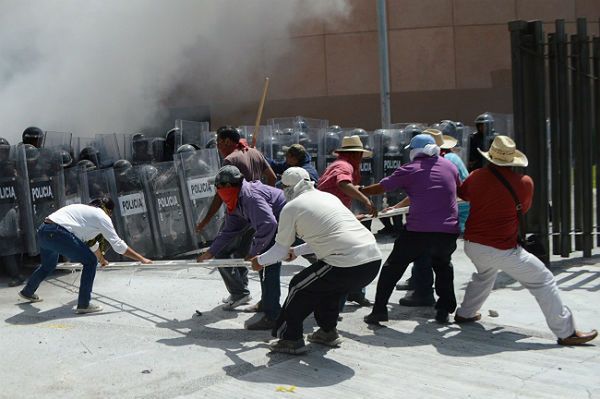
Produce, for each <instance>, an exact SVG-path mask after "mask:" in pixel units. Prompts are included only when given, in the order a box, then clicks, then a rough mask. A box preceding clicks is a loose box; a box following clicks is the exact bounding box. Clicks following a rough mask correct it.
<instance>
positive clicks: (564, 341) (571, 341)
mask: <svg viewBox="0 0 600 399" xmlns="http://www.w3.org/2000/svg"><path fill="white" fill-rule="evenodd" d="M597 336H598V331H596V330H592V331H590V332H587V333H585V332H581V331H575V332H574V333H573V334H571V335H570V336H568V337H567V338H559V339H558V341H557V343H558V344H559V345H569V346H571V345H583V344H585V343H586V342H589V341H591V340H593V339H594V338H596V337H597Z"/></svg>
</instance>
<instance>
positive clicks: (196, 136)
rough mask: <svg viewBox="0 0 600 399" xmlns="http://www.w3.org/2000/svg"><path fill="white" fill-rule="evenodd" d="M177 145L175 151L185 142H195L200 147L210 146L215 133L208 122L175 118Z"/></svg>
mask: <svg viewBox="0 0 600 399" xmlns="http://www.w3.org/2000/svg"><path fill="white" fill-rule="evenodd" d="M175 128H176V129H178V130H176V131H175V146H174V148H173V151H177V149H178V148H179V147H180V146H182V145H184V144H193V145H195V146H197V147H198V148H209V147H208V146H210V145H211V142H210V141H211V139H213V138H214V137H213V135H211V132H210V131H209V125H208V122H195V121H186V120H183V119H177V120H175Z"/></svg>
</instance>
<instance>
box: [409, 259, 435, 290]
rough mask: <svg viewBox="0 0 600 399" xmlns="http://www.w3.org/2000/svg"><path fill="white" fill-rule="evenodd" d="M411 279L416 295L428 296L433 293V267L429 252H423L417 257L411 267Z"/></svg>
mask: <svg viewBox="0 0 600 399" xmlns="http://www.w3.org/2000/svg"><path fill="white" fill-rule="evenodd" d="M411 280H412V281H411V284H412V287H413V288H414V291H415V292H414V296H415V297H418V298H428V297H431V296H432V295H433V288H432V287H433V269H432V267H431V257H430V256H429V254H423V255H421V256H419V257H418V258H417V259H415V261H414V263H413V267H412V269H411Z"/></svg>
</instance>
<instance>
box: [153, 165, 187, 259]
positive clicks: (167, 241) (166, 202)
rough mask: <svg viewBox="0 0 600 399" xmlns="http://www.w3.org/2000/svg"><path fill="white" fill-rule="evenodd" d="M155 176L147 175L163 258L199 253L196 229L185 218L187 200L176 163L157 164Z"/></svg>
mask: <svg viewBox="0 0 600 399" xmlns="http://www.w3.org/2000/svg"><path fill="white" fill-rule="evenodd" d="M153 167H154V168H155V169H156V173H154V171H153V173H152V176H150V175H147V177H148V180H147V184H148V185H149V189H148V191H149V192H150V200H151V201H152V202H153V206H152V207H151V211H152V213H151V215H152V218H153V220H155V221H156V226H157V228H158V236H157V239H158V243H159V248H160V249H161V251H162V253H161V255H162V256H161V257H163V258H176V257H178V256H180V255H182V254H185V253H186V252H190V251H193V250H195V249H197V244H196V240H195V237H194V235H195V233H194V226H193V225H192V223H191V220H190V218H188V217H186V211H185V207H184V203H183V202H184V200H183V199H184V198H185V197H184V196H183V195H182V188H181V186H180V181H179V179H178V177H177V171H176V169H175V163H174V162H162V163H157V164H154V165H153Z"/></svg>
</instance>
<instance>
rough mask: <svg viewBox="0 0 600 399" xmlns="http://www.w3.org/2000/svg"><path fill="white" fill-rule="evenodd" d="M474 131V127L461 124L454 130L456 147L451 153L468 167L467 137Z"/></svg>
mask: <svg viewBox="0 0 600 399" xmlns="http://www.w3.org/2000/svg"><path fill="white" fill-rule="evenodd" d="M474 131H475V128H474V127H472V126H464V125H462V124H460V125H459V126H458V128H457V129H456V140H457V141H458V143H457V144H456V147H454V148H453V149H452V152H454V153H455V154H457V155H458V156H459V157H460V159H462V161H463V162H464V163H465V165H468V163H469V142H470V140H469V137H470V134H471V133H472V132H474Z"/></svg>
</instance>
